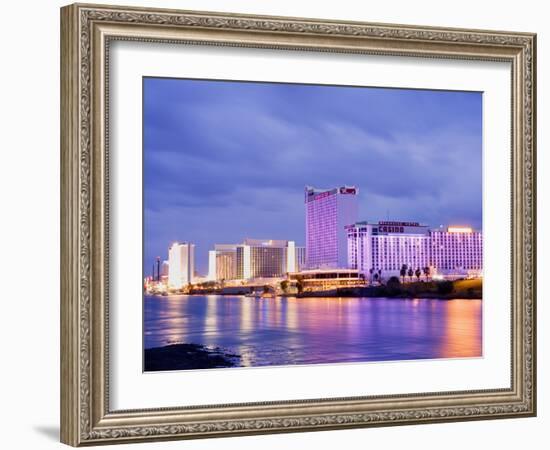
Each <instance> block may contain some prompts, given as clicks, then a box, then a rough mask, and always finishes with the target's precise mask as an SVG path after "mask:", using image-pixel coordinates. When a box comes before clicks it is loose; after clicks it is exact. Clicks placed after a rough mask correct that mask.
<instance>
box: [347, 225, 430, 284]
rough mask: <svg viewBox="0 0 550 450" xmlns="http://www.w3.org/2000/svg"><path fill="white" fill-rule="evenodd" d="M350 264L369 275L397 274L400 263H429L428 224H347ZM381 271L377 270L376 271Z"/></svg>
mask: <svg viewBox="0 0 550 450" xmlns="http://www.w3.org/2000/svg"><path fill="white" fill-rule="evenodd" d="M346 230H347V236H348V263H349V267H350V268H353V269H358V270H359V271H360V272H362V273H363V274H365V275H366V276H367V277H368V276H369V275H372V276H374V275H376V274H378V276H383V277H384V278H388V277H390V276H399V275H400V271H401V267H402V266H403V265H406V266H407V269H412V270H413V271H416V269H420V270H421V271H422V273H423V270H424V268H425V267H428V265H429V260H430V258H429V242H430V235H429V228H428V226H427V225H421V224H419V223H418V222H390V221H380V222H377V223H368V222H358V223H356V224H354V225H348V226H347V227H346ZM379 271H380V272H379Z"/></svg>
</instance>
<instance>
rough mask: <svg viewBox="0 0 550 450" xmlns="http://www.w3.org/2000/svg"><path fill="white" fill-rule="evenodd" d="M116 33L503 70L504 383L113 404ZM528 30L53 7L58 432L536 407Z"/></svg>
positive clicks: (122, 37)
mask: <svg viewBox="0 0 550 450" xmlns="http://www.w3.org/2000/svg"><path fill="white" fill-rule="evenodd" d="M116 41H131V42H148V43H152V42H154V43H158V44H170V45H174V44H183V45H186V44H188V45H194V44H197V43H199V44H201V45H208V46H216V47H218V46H219V47H221V48H224V47H227V48H229V47H230V48H235V47H237V48H256V49H265V50H270V51H273V52H276V51H278V50H291V51H296V52H298V53H299V52H323V53H324V52H326V53H335V54H355V55H384V56H394V57H399V56H406V57H412V58H417V59H418V61H422V60H428V59H444V60H461V61H471V62H475V61H499V62H506V63H509V64H510V67H511V80H512V82H511V86H510V91H509V93H507V94H510V98H511V111H512V114H511V118H510V125H511V148H510V149H509V153H508V154H509V155H511V161H512V164H511V183H510V186H509V189H510V192H511V205H510V214H511V224H510V242H511V249H512V252H511V268H510V274H511V286H510V292H511V298H510V303H509V304H510V318H511V320H510V336H511V355H510V379H511V383H510V386H509V387H507V388H502V387H498V388H495V389H481V390H459V391H437V392H435V391H434V392H423V393H417V392H409V393H406V394H395V395H372V396H364V395H357V396H351V397H336V398H324V399H307V400H303V399H288V400H284V401H263V400H262V399H261V398H259V399H258V401H257V402H253V403H250V402H237V403H232V404H214V405H206V406H204V405H203V406H189V405H185V406H184V405H180V406H177V407H172V406H167V407H161V408H143V409H130V410H113V409H112V407H111V406H110V398H111V396H112V392H111V387H110V384H109V380H110V365H111V364H112V360H111V355H110V352H109V349H110V345H109V344H110V337H109V314H110V310H109V286H110V283H112V282H113V279H112V278H111V277H112V274H111V272H110V269H109V258H110V257H111V256H112V255H111V254H110V244H111V242H110V237H109V236H110V235H109V226H110V215H109V208H110V203H109V188H110V183H111V182H112V181H113V180H112V179H111V176H112V173H111V172H110V171H109V167H110V166H109V162H110V161H109V158H110V150H109V137H110V132H111V131H112V130H111V127H113V126H116V124H112V123H110V120H109V119H110V116H109V107H108V106H109V96H110V95H112V92H110V84H109V64H110V63H111V62H112V61H111V60H110V57H111V54H110V46H111V45H112V43H113V42H116ZM535 152H536V35H535V34H532V33H518V32H504V31H486V30H468V29H449V28H436V27H422V26H409V25H389V24H378V23H360V22H341V21H330V20H316V19H302V18H287V17H269V16H250V15H243V14H229V13H211V12H197V11H177V10H165V9H154V8H151V9H149V8H132V7H118V6H107V5H86V4H74V5H70V6H66V7H63V8H62V9H61V441H62V442H64V443H66V444H69V445H72V446H81V445H97V444H114V443H126V442H140V441H152V440H166V439H194V438H205V437H221V436H236V435H250V434H264V433H280V432H299V431H315V430H328V429H343V428H356V427H370V426H387V425H402V424H422V423H435V422H448V421H465V420H480V419H497V418H509V417H531V416H534V415H536V262H535V261H536V207H535V205H536V181H535V180H536V157H535V155H536V153H535Z"/></svg>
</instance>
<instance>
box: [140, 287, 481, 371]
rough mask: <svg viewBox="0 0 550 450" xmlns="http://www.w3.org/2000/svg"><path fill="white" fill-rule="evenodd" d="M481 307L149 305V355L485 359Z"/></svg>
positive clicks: (182, 300) (426, 303)
mask: <svg viewBox="0 0 550 450" xmlns="http://www.w3.org/2000/svg"><path fill="white" fill-rule="evenodd" d="M481 312H482V302H481V300H461V299H456V300H439V299H390V298H300V299H297V298H294V297H288V298H285V297H277V298H275V299H273V298H271V299H255V298H250V297H242V296H217V295H206V296H187V295H173V296H166V297H150V296H146V297H145V305H144V333H145V336H144V338H145V339H144V342H145V348H152V347H161V346H164V345H167V344H170V343H194V344H202V345H205V346H208V347H221V348H223V349H226V350H228V351H230V352H233V353H237V354H239V355H241V365H242V366H247V367H250V366H268V365H292V364H318V363H336V362H360V361H388V360H409V359H433V358H455V357H479V356H482V330H481V327H482V321H481Z"/></svg>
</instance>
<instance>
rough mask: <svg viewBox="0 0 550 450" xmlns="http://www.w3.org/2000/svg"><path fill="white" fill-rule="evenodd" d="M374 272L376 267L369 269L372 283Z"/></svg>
mask: <svg viewBox="0 0 550 450" xmlns="http://www.w3.org/2000/svg"><path fill="white" fill-rule="evenodd" d="M373 272H374V268H373V267H371V268H370V269H369V273H370V282H371V283H372V273H373Z"/></svg>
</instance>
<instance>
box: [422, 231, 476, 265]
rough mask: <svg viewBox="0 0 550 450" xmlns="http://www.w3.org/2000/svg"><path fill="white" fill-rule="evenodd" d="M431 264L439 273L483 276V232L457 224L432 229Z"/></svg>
mask: <svg viewBox="0 0 550 450" xmlns="http://www.w3.org/2000/svg"><path fill="white" fill-rule="evenodd" d="M430 265H431V266H432V267H433V268H434V271H435V272H436V273H438V274H444V275H453V274H454V275H457V276H458V275H470V276H481V274H482V270H483V234H482V233H481V232H480V231H475V230H473V229H472V228H470V227H457V226H450V227H447V228H446V229H434V230H430Z"/></svg>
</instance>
